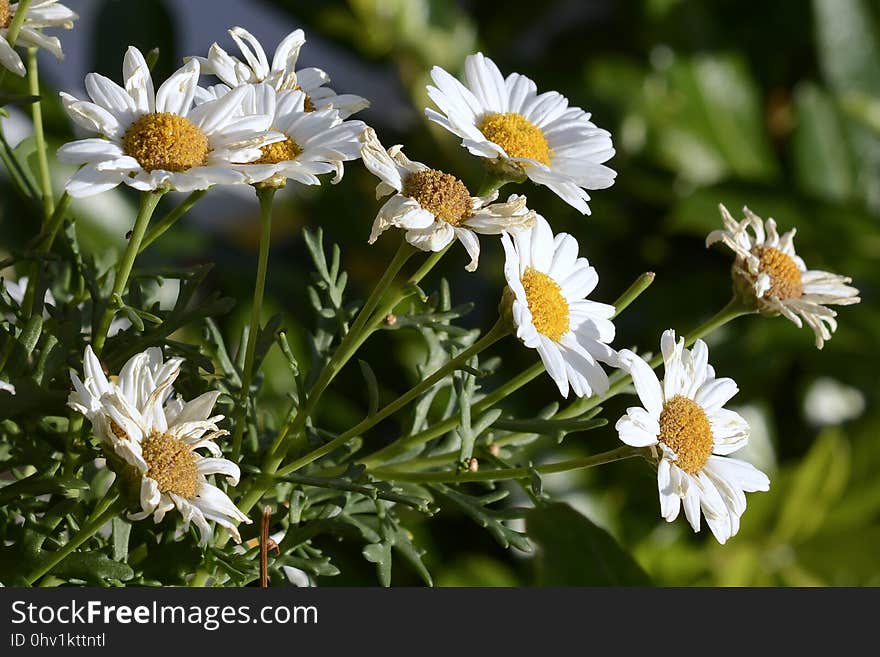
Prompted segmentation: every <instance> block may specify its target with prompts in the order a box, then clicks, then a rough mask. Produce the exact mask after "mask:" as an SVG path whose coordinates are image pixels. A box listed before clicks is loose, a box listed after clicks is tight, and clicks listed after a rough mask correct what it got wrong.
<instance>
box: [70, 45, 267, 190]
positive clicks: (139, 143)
mask: <svg viewBox="0 0 880 657" xmlns="http://www.w3.org/2000/svg"><path fill="white" fill-rule="evenodd" d="M123 77H124V82H125V86H124V88H123V87H120V86H119V85H118V84H116V83H115V82H113V81H111V80H109V79H108V78H106V77H104V76H103V75H99V74H97V73H89V74H88V75H87V76H86V90H87V91H88V93H89V96H90V97H91V99H92V101H94V102H88V101H80V100H77V99H76V98H74V97H73V96H71V95H69V94H66V93H62V94H61V98H62V101H63V103H64V108H65V109H66V110H67V113H68V114H69V115H70V117H71V119H73V121H74V122H76V123H77V124H78V125H80V126H81V127H83V128H85V129H86V130H89V131H92V132H96V133H98V134H100V135H101V138H97V139H94V138H93V139H81V140H79V141H74V142H71V143H69V144H65V145H64V146H62V147H61V148H60V149H59V151H58V157H59V159H61V160H62V161H64V162H68V163H70V164H82V165H85V166H83V167H82V168H81V169H80V170H79V171H77V172H76V173H75V174H73V176H72V177H71V178H70V180H69V181H68V182H67V187H66V189H67V191H68V193H69V194H70V195H71V196H74V197H78V196H90V195H92V194H98V193H100V192H104V191H107V190H109V189H112V188H113V187H116V186H117V185H118V184H119V183H122V182H124V183H125V184H127V185H130V186H131V187H134V188H135V189H139V190H142V191H146V190H154V189H170V190H176V191H182V192H191V191H194V190H197V189H207V188H208V187H210V186H211V185H232V184H241V183H245V182H247V179H246V177H245V176H244V174H242V173H241V172H240V171H237V170H236V168H235V167H233V166H231V163H233V162H252V161H254V160H257V159H259V158H260V156H261V155H262V152H261V151H260V148H261V147H263V146H266V145H268V144H270V143H272V142H274V141H278V140H280V139H282V137H281V135H278V134H275V133H271V132H268V129H269V124H270V122H271V117H270V116H265V115H255V116H242V115H240V114H237V112H238V110H239V109H240V107H241V105H242V103H243V102H244V100H245V99H246V97H247V95H248V93H249V91H248V89H247V88H241V89H236V90H235V91H233V92H231V93H229V94H227V95H225V96H224V97H223V98H220V99H218V100H216V101H213V102H209V103H204V104H202V105H200V106H198V107H195V108H194V107H193V97H194V95H195V92H196V88H197V86H198V79H199V63H198V62H197V61H195V60H191V61H190V62H188V63H187V64H186V65H184V66H183V67H182V68H181V69H179V70H178V71H177V72H176V73H174V74H173V75H172V76H171V77H170V78H168V80H167V81H166V82H165V83H164V84H162V86H161V87H159V90H158V91H157V92H154V91H153V80H152V78H151V76H150V70H149V68H148V67H147V63H146V61H144V57H143V55H142V54H141V52H140V51H139V50H138V49H137V48H134V47H130V48H129V49H128V52H126V54H125V61H124V64H123Z"/></svg>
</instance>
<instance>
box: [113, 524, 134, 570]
mask: <svg viewBox="0 0 880 657" xmlns="http://www.w3.org/2000/svg"><path fill="white" fill-rule="evenodd" d="M130 535H131V523H130V522H128V521H127V520H125V519H124V518H122V517H116V518H113V558H114V559H115V560H116V561H127V560H128V538H129V536H130Z"/></svg>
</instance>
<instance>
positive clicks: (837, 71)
mask: <svg viewBox="0 0 880 657" xmlns="http://www.w3.org/2000/svg"><path fill="white" fill-rule="evenodd" d="M813 10H814V12H815V15H816V40H817V42H818V50H819V63H820V65H821V66H822V72H823V73H824V75H825V79H826V80H827V81H828V84H829V85H830V86H831V87H832V88H833V89H834V90H836V91H838V92H845V91H863V92H867V93H873V94H874V95H880V58H878V57H877V54H878V52H880V50H878V40H877V34H876V32H875V31H874V29H873V26H874V25H875V22H874V17H872V16H871V14H870V12H869V11H868V7H867V5H866V3H865V2H863V0H813Z"/></svg>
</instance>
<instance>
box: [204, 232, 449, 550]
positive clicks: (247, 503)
mask: <svg viewBox="0 0 880 657" xmlns="http://www.w3.org/2000/svg"><path fill="white" fill-rule="evenodd" d="M401 248H404V247H401ZM447 250H448V247H447V248H446V249H443V250H442V251H438V252H436V253H432V254H431V255H430V256H428V257H427V258H426V259H425V262H424V263H422V266H421V267H419V268H418V270H416V272H415V273H414V274H413V275H412V276H410V277H409V278H408V279H407V282H406V285H418V284H419V283H420V282H421V281H422V279H423V278H424V277H425V276H427V275H428V274H429V273H430V272H431V270H432V269H433V268H434V267H435V266H436V265H437V263H438V262H440V259H441V258H442V257H443V255H444V254H445V253H446V251H447ZM410 255H411V254H410ZM397 259H398V258H397V257H395V259H394V260H393V261H392V263H391V264H390V265H389V268H391V267H397V269H398V270H399V269H400V268H401V267H402V266H403V264H404V263H403V262H400V263H399V264H398V263H396V262H395V261H396V260H397ZM395 273H396V272H395ZM385 278H386V277H385V276H383V279H385ZM393 279H394V276H391V277H390V278H388V281H389V283H388V285H390V283H391V282H392V281H393ZM376 287H377V288H378V287H379V285H377V286H376ZM386 287H387V286H386ZM373 294H374V295H378V296H377V297H376V298H377V299H380V298H381V294H382V293H381V292H379V291H377V290H374V291H373ZM405 294H406V291H405V289H402V290H400V291H398V292H396V293H395V294H393V295H391V299H390V300H389V301H387V302H386V303H385V304H383V305H382V306H381V307H380V308H379V310H377V311H376V312H375V313H374V314H373V319H372V321H370V322H369V324H368V327H367V330H365V331H364V333H363V335H362V336H361V337H359V338H358V339H357V340H356V341H354V346H355V350H354V351H350V352H349V353H348V357H347V358H346V359H344V360H343V361H342V362H341V365H340V366H339V367H341V366H342V365H344V364H345V362H347V359H348V358H350V357H351V355H353V354H354V353H355V351H356V350H357V347H359V346H360V345H361V344H363V341H364V340H366V337H367V336H368V335H369V334H370V333H371V332H372V331H373V330H375V329H376V328H377V327H378V326H379V324H380V323H381V322H382V320H383V319H384V318H385V316H386V315H387V314H388V313H389V312H391V310H393V309H394V308H395V306H397V304H398V303H400V301H401V300H402V299H403V297H404V295H405ZM374 305H375V304H374ZM361 312H363V310H362V311H361ZM351 333H352V331H351V330H350V331H349V333H348V334H346V337H348V335H349V334H351ZM344 340H345V339H343V341H344ZM341 348H342V343H340V346H339V347H337V352H338V351H340V349H341ZM347 349H348V348H347ZM337 371H338V369H337ZM331 380H332V377H331V378H330V380H328V382H327V384H328V385H329V383H330V381H331ZM315 404H317V400H315V401H314V402H313V403H312V410H313V409H314V405H315ZM309 413H311V410H310V411H309ZM300 415H302V416H303V419H302V420H301V422H302V426H305V419H306V418H307V417H308V414H307V413H303V411H302V410H300V411H299V412H298V414H297V417H299V416H300ZM294 421H296V418H294ZM291 432H292V423H290V422H288V423H287V424H285V425H284V427H283V428H282V429H281V431H280V432H279V433H278V437H277V438H276V439H275V442H274V443H273V445H272V448H271V449H270V451H269V456H268V457H267V459H266V463H265V464H264V467H263V472H265V473H266V474H267V475H272V474H274V473H275V472H276V471H277V470H278V467H279V466H280V465H281V461H282V460H283V458H284V455H285V454H286V453H287V451H288V448H284V449H282V448H283V447H284V441H285V439H286V438H287V436H288V435H292V436H293V437H294V438H296V436H297V433H295V432H294V433H291ZM272 483H273V480H272V479H271V478H270V477H266V478H263V479H260V480H257V481H255V482H254V483H253V484H252V485H251V486H250V487H249V488H248V489H247V490H246V491H245V492H244V494H243V495H242V498H241V500H240V501H239V503H238V508H239V509H240V510H241V512H242V513H248V512H250V510H251V509H253V508H254V506H255V505H256V504H257V502H259V501H260V499H261V498H262V497H263V495H264V494H265V493H266V491H267V490H269V488H271V486H272ZM228 540H229V534H228V533H226V534H224V535H223V536H221V537H220V538H219V539H218V541H217V545H218V546H219V547H222V546H223V545H225V544H226V542H227V541H228Z"/></svg>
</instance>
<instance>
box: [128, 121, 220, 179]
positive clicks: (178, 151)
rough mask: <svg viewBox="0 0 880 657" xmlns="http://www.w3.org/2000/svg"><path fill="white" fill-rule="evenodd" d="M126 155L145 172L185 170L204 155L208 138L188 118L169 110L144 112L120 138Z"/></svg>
mask: <svg viewBox="0 0 880 657" xmlns="http://www.w3.org/2000/svg"><path fill="white" fill-rule="evenodd" d="M122 147H123V149H124V150H125V154H126V155H130V156H132V157H133V158H134V159H136V160H137V161H138V163H139V164H140V165H141V166H142V167H143V168H144V170H145V171H153V170H155V169H162V170H163V171H176V172H179V171H186V170H187V169H191V168H192V167H197V166H201V165H203V164H204V163H205V161H206V160H207V158H208V137H207V136H206V135H205V133H204V132H202V131H201V130H199V129H198V128H197V127H196V126H195V125H194V124H193V123H192V122H191V121H190V120H189V119H187V118H184V117H182V116H178V115H177V114H171V113H170V112H160V113H157V114H145V115H144V116H142V117H141V118H139V119H138V120H137V121H135V122H134V123H133V124H132V125H131V127H130V128H129V129H128V130H127V131H126V133H125V136H124V137H123V138H122Z"/></svg>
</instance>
